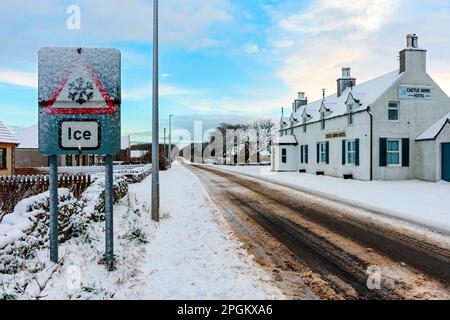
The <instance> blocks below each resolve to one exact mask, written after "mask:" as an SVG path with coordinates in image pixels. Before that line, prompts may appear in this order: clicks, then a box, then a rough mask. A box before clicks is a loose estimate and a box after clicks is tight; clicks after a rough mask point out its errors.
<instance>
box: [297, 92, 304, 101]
mask: <svg viewBox="0 0 450 320" xmlns="http://www.w3.org/2000/svg"><path fill="white" fill-rule="evenodd" d="M298 100H305V93H304V92H299V93H298Z"/></svg>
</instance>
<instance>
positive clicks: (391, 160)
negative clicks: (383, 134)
mask: <svg viewBox="0 0 450 320" xmlns="http://www.w3.org/2000/svg"><path fill="white" fill-rule="evenodd" d="M400 154H401V153H400V140H399V139H389V140H388V141H387V165H388V166H392V167H396V166H399V165H400V163H401V162H400V161H401V159H400Z"/></svg>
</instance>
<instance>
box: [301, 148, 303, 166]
mask: <svg viewBox="0 0 450 320" xmlns="http://www.w3.org/2000/svg"><path fill="white" fill-rule="evenodd" d="M300 163H303V146H300Z"/></svg>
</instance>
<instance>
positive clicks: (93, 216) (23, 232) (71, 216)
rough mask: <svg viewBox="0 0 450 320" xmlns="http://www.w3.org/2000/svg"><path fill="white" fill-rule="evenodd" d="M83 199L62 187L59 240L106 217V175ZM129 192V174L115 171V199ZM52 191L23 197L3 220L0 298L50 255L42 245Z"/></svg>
mask: <svg viewBox="0 0 450 320" xmlns="http://www.w3.org/2000/svg"><path fill="white" fill-rule="evenodd" d="M133 174H134V175H133V177H134V179H136V180H139V179H141V175H142V176H148V174H149V173H148V168H146V170H145V169H142V170H136V171H135V172H133ZM93 178H94V182H93V183H92V184H91V186H90V187H89V188H87V189H86V190H85V192H84V193H83V195H82V196H81V198H80V200H78V199H76V198H75V197H74V196H73V194H72V193H71V192H70V191H69V190H68V189H59V190H58V197H59V204H58V208H59V209H58V227H59V230H58V231H59V242H60V243H64V242H65V241H67V240H69V239H71V238H73V237H80V236H83V235H85V234H86V230H87V228H88V226H89V224H90V222H91V221H103V220H104V219H105V216H104V208H105V202H104V193H105V179H104V175H97V176H95V177H93ZM127 193H128V183H127V178H126V176H125V175H124V174H123V173H116V174H115V175H114V187H113V194H114V202H115V203H117V202H118V201H119V200H120V199H122V198H123V197H124V196H126V194H127ZM49 211H50V199H49V192H48V191H47V192H44V193H42V194H39V195H36V196H33V197H30V198H27V199H24V200H22V201H20V202H19V203H18V204H17V206H16V207H15V208H14V211H13V212H12V213H11V214H8V215H5V216H4V217H3V219H2V220H1V221H0V299H2V298H8V297H15V295H16V294H18V293H20V291H21V290H22V288H25V287H26V286H27V284H28V283H29V282H30V281H31V280H32V279H33V274H35V273H36V272H39V271H41V270H43V269H44V268H45V265H46V263H45V262H46V261H47V260H48V257H42V255H43V251H45V250H42V249H47V248H48V247H49Z"/></svg>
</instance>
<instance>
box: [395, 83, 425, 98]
mask: <svg viewBox="0 0 450 320" xmlns="http://www.w3.org/2000/svg"><path fill="white" fill-rule="evenodd" d="M398 98H399V99H420V100H431V99H432V94H431V87H428V86H399V87H398Z"/></svg>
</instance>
